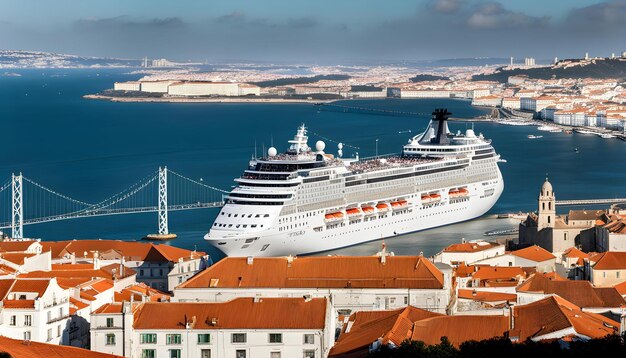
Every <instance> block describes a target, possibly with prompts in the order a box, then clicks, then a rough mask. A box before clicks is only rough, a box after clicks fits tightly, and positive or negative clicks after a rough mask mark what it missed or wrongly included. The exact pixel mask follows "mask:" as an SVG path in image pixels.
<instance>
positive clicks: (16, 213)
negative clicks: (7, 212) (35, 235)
mask: <svg viewBox="0 0 626 358" xmlns="http://www.w3.org/2000/svg"><path fill="white" fill-rule="evenodd" d="M11 186H12V189H13V190H12V191H13V195H12V196H13V200H12V202H13V204H12V206H11V237H12V238H14V239H22V238H23V237H24V209H23V206H22V204H23V200H22V198H23V196H22V173H20V174H19V175H15V174H12V175H11Z"/></svg>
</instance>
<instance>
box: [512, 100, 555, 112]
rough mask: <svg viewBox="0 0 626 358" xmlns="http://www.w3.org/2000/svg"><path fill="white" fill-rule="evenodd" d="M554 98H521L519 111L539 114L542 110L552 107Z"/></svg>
mask: <svg viewBox="0 0 626 358" xmlns="http://www.w3.org/2000/svg"><path fill="white" fill-rule="evenodd" d="M554 101H555V98H554V97H550V96H540V97H530V98H529V97H522V98H520V109H521V110H525V111H533V112H541V111H542V110H543V109H544V108H546V107H548V106H553V105H554Z"/></svg>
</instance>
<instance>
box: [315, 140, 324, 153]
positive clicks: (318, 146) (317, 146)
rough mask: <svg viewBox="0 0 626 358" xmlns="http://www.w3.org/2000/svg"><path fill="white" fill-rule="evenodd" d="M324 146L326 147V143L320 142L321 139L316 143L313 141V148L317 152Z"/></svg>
mask: <svg viewBox="0 0 626 358" xmlns="http://www.w3.org/2000/svg"><path fill="white" fill-rule="evenodd" d="M324 148H326V143H324V142H322V141H321V140H318V141H317V143H315V149H316V150H317V151H318V152H321V151H323V150H324Z"/></svg>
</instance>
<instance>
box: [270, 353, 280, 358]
mask: <svg viewBox="0 0 626 358" xmlns="http://www.w3.org/2000/svg"><path fill="white" fill-rule="evenodd" d="M270 358H280V352H270Z"/></svg>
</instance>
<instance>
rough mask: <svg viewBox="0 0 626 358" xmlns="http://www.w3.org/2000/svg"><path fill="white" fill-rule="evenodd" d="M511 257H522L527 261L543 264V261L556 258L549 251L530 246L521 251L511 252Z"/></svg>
mask: <svg viewBox="0 0 626 358" xmlns="http://www.w3.org/2000/svg"><path fill="white" fill-rule="evenodd" d="M511 255H514V256H517V257H521V258H524V259H527V260H531V261H535V262H543V261H547V260H552V259H555V258H556V257H555V256H554V255H552V254H551V253H550V252H549V251H547V250H545V249H544V248H542V247H539V246H537V245H534V246H530V247H527V248H524V249H521V250H515V251H513V252H511Z"/></svg>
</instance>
